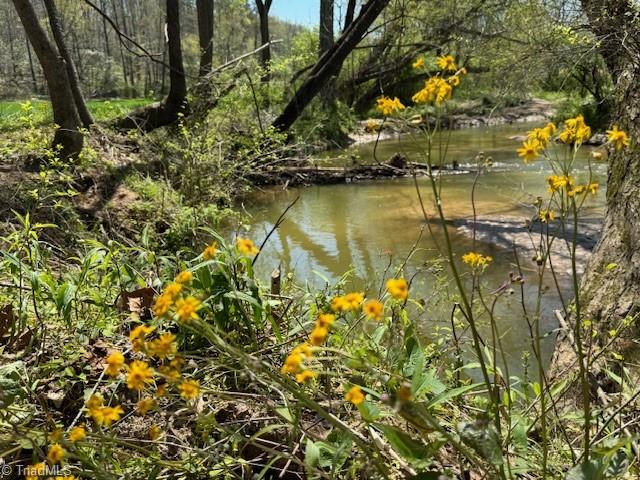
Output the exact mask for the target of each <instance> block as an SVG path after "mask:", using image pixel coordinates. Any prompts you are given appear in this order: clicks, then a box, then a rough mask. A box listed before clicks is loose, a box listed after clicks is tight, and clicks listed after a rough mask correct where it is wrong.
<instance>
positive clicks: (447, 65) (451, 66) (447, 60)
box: [436, 55, 457, 72]
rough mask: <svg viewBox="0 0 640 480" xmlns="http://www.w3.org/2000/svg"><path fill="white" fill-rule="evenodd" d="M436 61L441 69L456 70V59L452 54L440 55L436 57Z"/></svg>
mask: <svg viewBox="0 0 640 480" xmlns="http://www.w3.org/2000/svg"><path fill="white" fill-rule="evenodd" d="M436 63H437V65H438V68H439V69H440V70H442V71H445V72H447V71H448V72H455V71H456V70H457V67H456V59H455V58H453V56H452V55H442V56H440V57H438V58H437V60H436Z"/></svg>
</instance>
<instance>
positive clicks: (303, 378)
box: [296, 370, 316, 383]
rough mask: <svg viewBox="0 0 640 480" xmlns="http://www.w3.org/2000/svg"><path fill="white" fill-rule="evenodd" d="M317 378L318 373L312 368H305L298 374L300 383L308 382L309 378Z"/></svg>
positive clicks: (297, 378) (297, 377)
mask: <svg viewBox="0 0 640 480" xmlns="http://www.w3.org/2000/svg"><path fill="white" fill-rule="evenodd" d="M314 378H316V373H314V372H312V371H311V370H303V371H302V372H300V373H299V374H298V375H296V382H298V383H307V382H308V381H309V380H313V379H314Z"/></svg>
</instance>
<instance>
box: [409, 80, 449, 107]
mask: <svg viewBox="0 0 640 480" xmlns="http://www.w3.org/2000/svg"><path fill="white" fill-rule="evenodd" d="M454 78H455V80H449V81H447V80H445V79H443V78H441V77H431V78H429V79H428V80H426V81H425V82H424V87H423V88H422V90H420V91H419V92H418V93H416V94H415V95H414V96H413V97H411V100H412V101H413V103H418V104H420V103H433V104H436V105H440V104H441V103H444V102H446V101H447V100H449V99H450V98H451V94H452V93H453V86H456V85H459V84H460V79H459V78H458V77H457V76H453V77H451V79H454Z"/></svg>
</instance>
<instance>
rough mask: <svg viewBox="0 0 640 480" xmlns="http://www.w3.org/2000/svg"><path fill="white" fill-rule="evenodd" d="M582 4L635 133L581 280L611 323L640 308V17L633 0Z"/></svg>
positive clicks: (617, 165)
mask: <svg viewBox="0 0 640 480" xmlns="http://www.w3.org/2000/svg"><path fill="white" fill-rule="evenodd" d="M582 5H583V8H584V10H585V12H586V14H587V16H588V19H589V23H590V24H591V28H592V30H593V32H594V33H595V35H596V36H597V37H598V38H599V39H600V42H601V47H600V52H601V54H602V56H603V57H604V60H605V62H606V63H607V67H608V68H609V71H610V73H611V75H612V77H613V80H614V83H615V107H614V114H613V116H612V118H614V119H615V124H617V125H618V126H619V127H620V128H621V129H623V130H625V131H627V133H628V134H629V136H630V139H631V146H630V147H629V148H627V149H625V150H622V151H619V152H615V151H611V152H610V156H609V173H608V180H607V212H606V215H605V220H604V228H603V229H602V237H601V238H600V241H599V242H598V244H597V246H596V248H595V250H594V252H593V254H592V256H591V259H590V261H589V264H588V266H587V268H586V271H585V274H584V277H583V279H582V285H581V293H580V296H581V298H580V300H581V304H582V305H583V307H584V311H585V315H586V316H585V317H584V318H592V319H600V320H603V322H602V323H601V325H602V327H603V328H606V325H607V324H611V322H612V321H615V320H617V319H620V318H624V317H626V316H627V315H630V314H631V315H632V314H634V313H637V312H638V311H640V249H639V248H638V245H640V150H639V147H640V88H638V85H640V36H639V34H638V32H640V20H639V19H638V15H637V7H634V6H633V4H632V2H631V0H582ZM607 267H609V268H607Z"/></svg>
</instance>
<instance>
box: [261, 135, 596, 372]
mask: <svg viewBox="0 0 640 480" xmlns="http://www.w3.org/2000/svg"><path fill="white" fill-rule="evenodd" d="M527 128H529V126H526V125H519V126H509V127H491V128H482V129H468V130H463V131H456V132H452V133H451V146H450V148H449V152H448V155H449V156H448V158H449V160H450V161H453V160H456V161H458V162H460V163H467V162H468V161H469V160H470V159H472V158H473V157H474V156H475V155H476V154H477V152H478V151H479V150H482V151H484V152H485V153H486V154H487V155H491V156H492V157H493V158H494V160H495V162H496V167H495V168H494V169H492V170H491V171H489V172H488V173H486V174H484V175H483V176H482V177H481V179H480V182H479V184H478V187H477V189H476V194H475V198H476V210H477V215H478V216H479V218H482V219H484V218H491V219H496V220H501V221H503V223H504V225H503V226H504V228H502V229H501V230H500V232H501V234H505V235H508V234H509V231H510V230H509V229H513V227H514V225H516V228H515V230H518V229H519V227H518V225H519V224H520V222H523V221H524V219H526V218H531V217H532V215H533V212H534V210H533V209H532V207H531V203H532V200H533V199H535V197H536V196H545V195H547V193H546V184H545V178H546V176H547V175H549V174H550V172H549V171H548V170H547V169H546V166H545V165H544V164H543V163H542V162H539V163H534V164H529V165H526V166H525V165H523V164H522V162H521V161H520V160H519V159H518V158H517V156H516V155H515V149H516V148H517V146H518V141H517V140H513V139H510V137H511V136H513V135H516V134H522V133H523V132H524V131H525V130H526V129H527ZM419 148H420V145H419V144H413V143H409V144H405V143H403V144H401V145H400V146H399V143H398V141H397V140H389V141H385V142H381V143H380V144H379V145H378V158H388V157H389V156H391V155H392V154H393V153H395V152H397V151H399V150H402V151H403V152H405V153H406V154H408V156H409V157H410V159H412V160H417V159H416V152H417V151H418V149H419ZM372 149H373V146H372V145H369V144H367V145H362V146H360V147H358V148H357V150H356V151H357V152H358V154H359V155H360V158H361V161H362V163H368V162H370V161H371V159H372ZM352 153H353V152H348V154H347V155H346V157H349V156H351V155H352ZM332 158H333V160H332V161H333V162H334V163H336V162H340V161H344V157H343V158H338V159H336V155H335V152H334V154H333V156H332ZM323 161H327V160H326V159H325V160H323ZM579 168H580V169H581V170H582V173H583V174H586V161H585V160H584V158H583V159H582V160H581V162H580V164H579ZM594 172H595V175H596V177H599V178H598V179H599V180H600V183H601V184H603V183H604V180H605V173H606V171H605V165H604V164H599V165H595V168H594ZM473 180H474V175H472V174H466V175H465V174H463V175H450V176H444V177H443V178H442V199H443V206H444V210H445V214H446V216H447V218H448V220H449V223H448V225H447V229H448V231H449V234H450V236H451V240H452V243H453V246H454V249H455V251H456V254H457V255H458V257H459V256H461V255H462V254H463V253H465V252H467V251H469V250H471V249H472V248H474V245H473V241H472V239H471V238H470V237H469V236H468V235H466V234H463V233H461V232H460V230H459V228H457V227H458V226H459V222H460V221H462V220H465V219H468V218H469V217H471V216H472V206H471V202H470V192H471V186H472V183H473ZM418 183H419V186H420V188H421V192H422V195H423V198H424V200H425V204H426V206H427V207H428V209H429V211H430V212H431V211H432V208H430V205H431V201H432V196H431V195H430V193H429V192H430V187H429V184H428V180H427V179H425V178H422V179H419V181H418ZM298 195H300V200H299V201H298V203H297V204H296V205H295V206H294V207H293V208H292V209H291V210H290V211H289V213H288V214H287V218H286V220H285V222H284V223H283V224H282V225H281V226H280V227H279V229H278V230H277V232H276V233H275V234H274V235H273V236H272V239H271V241H270V242H269V244H268V245H267V246H266V248H265V249H264V251H263V252H262V254H261V258H260V261H259V265H258V272H259V274H260V275H261V276H263V277H266V276H267V275H268V273H269V272H271V270H272V269H273V268H274V267H275V266H278V265H280V266H281V268H282V269H283V271H285V272H293V273H294V275H295V277H296V278H297V280H298V281H299V282H309V283H312V284H315V285H316V286H322V285H323V284H324V282H325V279H326V280H328V281H330V282H334V281H336V280H337V279H338V278H340V276H341V275H342V274H343V273H344V272H345V271H347V270H348V269H349V268H350V267H353V269H354V276H353V278H352V279H351V280H350V282H351V283H352V285H351V287H352V288H359V289H363V288H364V289H366V290H368V291H369V292H371V293H372V294H375V292H377V291H378V289H379V287H380V285H381V278H380V277H381V275H382V273H383V272H384V271H385V270H386V269H387V268H388V267H389V265H390V261H391V262H392V263H394V262H395V263H394V264H399V263H401V262H403V260H404V259H405V258H406V257H407V256H408V255H409V254H410V253H411V252H412V248H413V247H414V245H415V247H416V248H415V251H413V253H412V255H411V258H409V259H408V261H407V264H406V275H407V276H408V277H413V276H415V280H414V284H413V285H412V292H411V294H412V297H414V298H417V299H423V300H424V301H425V302H426V303H427V305H428V308H427V312H428V313H427V314H426V315H425V321H424V331H425V333H426V334H428V332H429V331H430V329H431V328H433V325H434V324H436V323H438V322H440V321H442V322H446V323H448V319H449V309H450V308H451V304H450V303H448V302H437V301H436V300H437V297H438V296H441V295H443V294H444V295H446V294H447V292H452V291H454V290H455V289H454V288H453V285H452V284H451V281H450V279H449V281H448V282H447V281H445V282H444V283H443V282H442V281H441V280H438V279H439V278H440V276H439V275H437V274H436V273H435V272H437V271H438V268H437V266H434V265H433V261H434V259H437V258H438V257H439V256H438V251H437V246H438V245H442V241H443V238H442V233H443V231H442V227H441V226H440V225H439V224H437V223H432V225H431V226H432V231H433V233H434V236H433V237H432V236H431V235H429V234H428V233H427V232H425V234H424V235H423V236H422V237H421V238H420V240H419V241H418V238H419V236H420V232H421V230H422V228H423V227H424V225H425V222H424V219H423V215H422V211H421V208H420V205H419V202H418V200H417V195H416V191H415V186H414V184H413V180H412V179H396V180H385V181H376V182H368V183H361V184H341V185H332V186H314V187H308V188H301V189H288V190H286V191H283V190H281V189H273V190H268V191H265V192H261V193H259V194H256V195H255V196H253V197H252V198H251V199H250V206H249V208H248V210H249V212H250V213H251V214H252V215H253V217H254V222H253V228H254V233H253V234H252V235H253V236H254V237H255V238H256V239H258V240H259V239H260V238H261V237H262V238H264V236H265V235H266V232H268V231H269V230H270V229H271V227H272V226H273V222H275V220H276V219H277V218H278V216H279V215H280V214H281V213H282V211H283V210H284V209H285V208H286V206H287V205H288V204H290V203H291V202H292V201H293V200H294V198H295V197H297V196H298ZM603 198H604V193H600V195H599V197H598V198H597V199H596V200H593V201H591V204H590V209H589V215H590V216H592V217H594V218H599V217H600V216H601V214H602V202H603ZM508 222H510V223H508ZM496 231H497V230H496ZM476 248H477V249H478V250H480V251H481V252H482V253H485V254H489V255H492V256H493V257H494V259H495V261H494V264H493V265H492V266H491V268H490V269H489V270H488V272H487V275H486V276H485V278H484V282H485V283H486V285H487V287H488V288H489V289H490V290H493V289H495V288H497V287H499V286H500V285H501V284H502V283H503V282H504V281H505V280H506V279H507V278H508V274H509V272H510V271H515V270H516V265H515V261H514V254H513V252H512V251H511V250H508V249H504V248H501V247H497V246H495V245H493V244H491V243H480V244H478V245H477V247H476ZM390 259H391V260H390ZM521 262H522V268H523V269H524V271H525V275H526V276H527V282H526V284H525V287H524V289H525V296H526V298H528V301H527V302H526V304H525V306H526V307H527V308H528V309H529V311H532V310H533V308H534V302H535V298H536V295H537V286H536V282H535V281H534V280H535V279H534V277H533V276H532V275H533V272H534V271H535V265H534V264H533V262H532V261H531V259H530V258H526V259H521ZM446 272H447V270H446V268H445V269H444V273H445V274H446ZM567 280H568V279H567V278H566V277H564V278H561V288H562V289H564V290H565V292H564V294H565V296H566V297H567V298H570V297H571V292H570V288H569V283H568V282H567ZM436 291H437V292H439V293H438V294H437V295H434V292H436ZM543 299H544V302H543V331H550V330H552V329H553V328H555V327H556V321H555V318H554V315H553V310H554V309H556V308H558V306H559V299H558V295H557V293H556V291H555V287H554V284H553V282H552V281H551V278H550V277H549V278H548V279H547V281H546V282H545V283H544V285H543ZM522 311H523V309H522V305H521V304H520V296H519V295H513V296H510V297H508V298H505V299H503V300H502V301H501V302H500V304H499V308H498V310H497V316H498V322H499V325H500V328H501V332H502V333H503V335H504V338H503V343H504V344H505V345H507V346H508V349H509V353H510V355H511V357H512V361H513V364H514V366H515V368H514V369H515V370H517V365H519V363H520V361H519V359H520V357H521V355H522V352H523V351H528V350H529V339H528V329H527V326H526V323H525V321H524V318H523V313H522ZM549 339H551V337H549ZM551 347H552V345H551V342H550V341H549V342H547V345H546V348H547V353H548V352H550V349H551Z"/></svg>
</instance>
